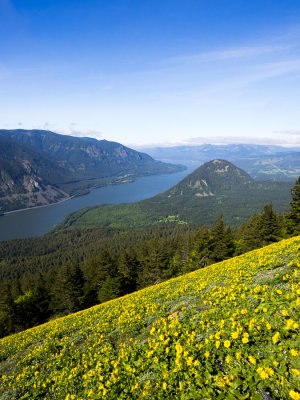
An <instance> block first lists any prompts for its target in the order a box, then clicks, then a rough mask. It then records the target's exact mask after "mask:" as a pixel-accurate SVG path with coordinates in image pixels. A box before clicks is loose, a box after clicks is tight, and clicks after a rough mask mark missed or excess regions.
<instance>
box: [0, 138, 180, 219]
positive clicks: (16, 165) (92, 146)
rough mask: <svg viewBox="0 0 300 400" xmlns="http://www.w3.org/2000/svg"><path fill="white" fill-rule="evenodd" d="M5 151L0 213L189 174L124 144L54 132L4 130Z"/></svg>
mask: <svg viewBox="0 0 300 400" xmlns="http://www.w3.org/2000/svg"><path fill="white" fill-rule="evenodd" d="M0 145H1V149H0V212H4V211H11V210H16V209H20V208H26V207H33V206H38V205H45V204H51V203H54V202H56V201H58V200H60V199H63V198H67V197H69V196H72V195H76V194H80V193H83V192H85V191H87V190H89V189H90V188H93V187H99V186H105V185H109V184H116V183H126V182H131V181H133V180H135V179H137V178H138V177H141V176H147V175H155V174H162V173H172V172H177V171H180V170H182V169H184V167H183V166H179V165H173V164H166V163H163V162H161V161H155V160H154V159H153V158H152V157H150V156H149V155H147V154H145V153H139V152H137V151H135V150H132V149H130V148H128V147H125V146H123V145H121V144H120V143H115V142H109V141H107V140H100V141H98V140H96V139H90V138H76V137H71V136H66V135H59V134H57V133H54V132H49V131H40V130H0Z"/></svg>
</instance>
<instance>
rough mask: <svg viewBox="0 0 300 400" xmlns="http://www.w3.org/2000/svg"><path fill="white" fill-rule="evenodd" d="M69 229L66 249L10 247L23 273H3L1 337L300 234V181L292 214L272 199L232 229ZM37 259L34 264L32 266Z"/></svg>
mask: <svg viewBox="0 0 300 400" xmlns="http://www.w3.org/2000/svg"><path fill="white" fill-rule="evenodd" d="M63 234H64V235H66V238H68V240H69V243H65V244H64V245H63V246H62V247H59V250H57V247H56V246H57V244H58V242H57V240H58V238H60V239H61V237H60V236H59V235H58V236H57V235H55V234H52V235H46V240H45V241H44V239H40V241H38V242H37V243H40V249H39V251H38V252H37V249H35V250H33V249H31V248H30V246H31V244H32V242H30V241H28V240H27V241H26V240H25V241H17V242H16V243H19V245H20V244H22V246H23V247H22V246H21V247H20V246H19V250H17V247H18V246H17V245H13V244H12V243H11V244H6V245H4V246H10V247H8V248H7V251H8V253H9V255H10V257H11V260H13V261H14V263H15V267H16V270H17V271H18V274H17V275H15V274H9V273H6V274H5V273H3V275H2V281H1V284H0V336H5V335H8V334H11V333H14V332H18V331H20V330H23V329H27V328H29V327H32V326H34V325H37V324H40V323H43V322H46V321H48V320H49V319H51V318H55V317H58V316H62V315H67V314H69V313H72V312H75V311H79V310H82V309H84V308H87V307H90V306H93V305H95V304H99V303H102V302H105V301H108V300H111V299H113V298H116V297H119V296H122V295H125V294H128V293H131V292H133V291H135V290H139V289H142V288H144V287H146V286H149V285H153V284H156V283H159V282H162V281H164V280H167V279H170V278H172V277H176V276H179V275H181V274H184V273H187V272H190V271H193V270H196V269H199V268H203V267H205V266H207V265H209V264H212V263H214V262H219V261H222V260H225V259H228V258H230V257H233V256H236V255H239V254H242V253H244V252H247V251H250V250H253V249H256V248H259V247H262V246H265V245H268V244H271V243H274V242H276V241H279V240H281V239H283V238H288V237H291V236H294V235H298V234H300V178H299V179H298V180H297V182H296V184H295V186H294V187H293V189H292V200H291V203H290V209H289V211H288V212H286V213H285V214H284V215H281V214H278V213H277V212H276V211H275V210H274V209H273V206H272V204H267V205H265V207H264V208H263V210H262V211H261V213H258V214H254V215H253V216H252V217H250V218H249V219H248V221H246V223H244V224H243V225H242V226H241V227H238V228H237V227H230V226H225V225H224V221H223V216H222V215H221V216H220V217H219V218H218V219H217V220H216V221H215V224H214V225H213V226H212V227H207V226H203V227H200V228H199V227H197V228H196V227H193V226H178V225H172V226H168V227H156V228H149V229H146V230H134V231H124V230H118V231H115V230H112V229H109V230H105V229H103V230H100V231H99V230H98V231H96V230H94V231H93V230H91V231H82V232H72V233H63ZM85 235H87V237H85ZM91 238H94V242H93V241H92V240H91ZM100 239H101V240H100ZM51 241H52V242H51ZM30 243H31V244H30ZM79 243H81V246H80V245H79ZM14 246H15V247H14ZM72 249H73V253H74V254H75V256H73V257H72V256H71V253H70V251H72ZM78 249H80V251H79V250H78ZM76 250H77V251H76ZM57 251H58V254H56V252H57ZM34 252H37V253H34ZM52 253H54V254H55V257H54V258H53V254H52ZM51 255H52V256H51ZM51 257H52V258H51ZM49 260H50V261H49ZM4 261H5V260H2V263H3V262H4ZM31 261H33V262H34V263H36V266H35V268H28V266H30V265H31V264H30V262H31ZM22 262H23V263H25V266H26V268H22ZM38 263H40V267H39V268H38ZM11 265H13V264H11ZM0 268H3V265H2V267H0ZM4 271H5V268H4ZM2 272H3V271H2Z"/></svg>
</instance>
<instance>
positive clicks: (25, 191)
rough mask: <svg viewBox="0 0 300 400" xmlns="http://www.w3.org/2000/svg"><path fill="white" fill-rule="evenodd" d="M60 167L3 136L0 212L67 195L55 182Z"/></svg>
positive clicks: (0, 144)
mask: <svg viewBox="0 0 300 400" xmlns="http://www.w3.org/2000/svg"><path fill="white" fill-rule="evenodd" d="M54 174H57V175H58V176H59V175H60V174H61V171H60V170H59V169H57V168H56V167H55V165H53V164H52V163H51V162H49V161H48V160H46V159H44V158H43V157H42V156H41V155H40V154H38V153H37V152H34V151H32V150H31V149H28V148H26V147H25V146H22V145H18V144H16V143H13V142H10V141H6V140H4V139H2V138H0V212H5V211H12V210H15V209H20V208H27V207H33V206H41V205H47V204H51V203H53V202H57V201H59V200H62V199H64V198H67V197H68V194H67V193H65V192H63V191H62V190H60V189H59V188H58V187H55V185H54V184H53V182H52V179H51V178H53V176H52V175H54Z"/></svg>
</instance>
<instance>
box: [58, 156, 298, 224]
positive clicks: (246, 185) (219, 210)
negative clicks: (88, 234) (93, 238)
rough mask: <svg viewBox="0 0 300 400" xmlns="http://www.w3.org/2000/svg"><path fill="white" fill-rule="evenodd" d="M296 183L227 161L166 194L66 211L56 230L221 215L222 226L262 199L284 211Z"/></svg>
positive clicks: (202, 220)
mask: <svg viewBox="0 0 300 400" xmlns="http://www.w3.org/2000/svg"><path fill="white" fill-rule="evenodd" d="M293 183H294V182H272V181H266V182H259V181H255V180H254V179H252V178H251V177H250V176H249V175H248V174H247V173H246V172H245V171H243V170H241V169H240V168H237V167H236V166H235V165H233V164H232V163H230V162H228V161H226V160H220V159H215V160H212V161H210V162H207V163H205V164H203V165H202V166H200V167H199V168H197V169H196V170H195V171H194V172H192V173H191V174H189V175H188V176H186V177H185V178H184V179H183V180H182V181H181V182H179V183H178V184H177V185H175V186H173V187H172V188H170V189H168V190H167V191H165V192H164V193H160V194H158V195H156V196H154V197H152V198H150V199H146V200H142V201H139V202H136V203H130V204H118V205H102V206H97V207H91V208H85V209H82V210H79V211H77V212H75V213H73V214H70V215H68V216H67V217H66V218H65V219H64V220H63V221H62V222H61V223H60V224H58V225H57V226H56V227H54V230H61V229H70V228H91V227H96V226H97V227H99V226H111V227H127V228H128V227H132V228H136V227H145V226H150V225H163V224H166V223H180V224H184V223H191V224H197V225H198V224H199V225H212V224H213V223H214V221H215V220H216V218H217V217H218V216H219V215H220V214H223V215H224V221H225V223H226V224H231V225H240V224H241V223H243V222H244V221H245V220H246V219H247V218H248V217H249V216H251V215H252V214H254V213H255V212H259V211H261V209H262V208H263V206H264V205H265V204H266V203H269V202H271V201H272V202H273V206H274V208H275V209H276V210H277V211H281V212H283V211H285V210H286V209H287V208H288V205H289V201H290V189H291V187H292V186H293Z"/></svg>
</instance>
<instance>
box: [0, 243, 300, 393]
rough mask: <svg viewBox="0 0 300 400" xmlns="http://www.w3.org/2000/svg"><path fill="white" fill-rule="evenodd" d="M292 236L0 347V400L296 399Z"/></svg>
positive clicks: (297, 248) (299, 344)
mask: <svg viewBox="0 0 300 400" xmlns="http://www.w3.org/2000/svg"><path fill="white" fill-rule="evenodd" d="M299 269H300V236H298V237H294V238H292V239H288V240H283V241H281V242H279V243H275V244H272V245H270V246H267V247H264V248H262V249H259V250H254V251H252V252H249V253H246V254H243V255H241V256H238V257H235V258H231V259H229V260H226V261H222V262H220V263H217V264H213V265H211V266H208V267H206V268H203V269H200V270H197V271H195V272H192V273H189V274H187V275H184V276H181V277H178V278H174V279H171V280H169V281H167V282H164V283H160V284H158V285H154V286H151V287H148V288H146V289H143V290H140V291H138V292H135V293H132V294H129V295H127V296H124V297H121V298H118V299H114V300H111V301H109V302H106V303H103V304H101V305H98V306H94V307H92V308H90V309H87V310H84V311H81V312H78V313H76V314H71V315H69V316H67V317H63V318H59V319H56V320H53V321H50V322H48V323H46V324H43V325H40V326H38V327H35V328H32V329H29V330H27V331H24V332H20V333H18V334H15V335H11V336H8V337H5V338H3V339H1V340H0V382H1V383H0V399H1V400H8V399H9V400H11V399H63V400H71V399H73V400H74V399H76V400H77V399H78V400H79V399H84V400H85V399H111V400H115V399H170V398H173V399H182V400H188V399H193V400H194V399H203V400H222V399H226V400H234V399H240V400H242V399H253V400H271V399H272V400H275V399H293V400H297V399H298V400H299V399H300V365H299V359H300V357H299V348H300V336H299V310H300V307H299V306H300V284H299V273H300V271H299Z"/></svg>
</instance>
